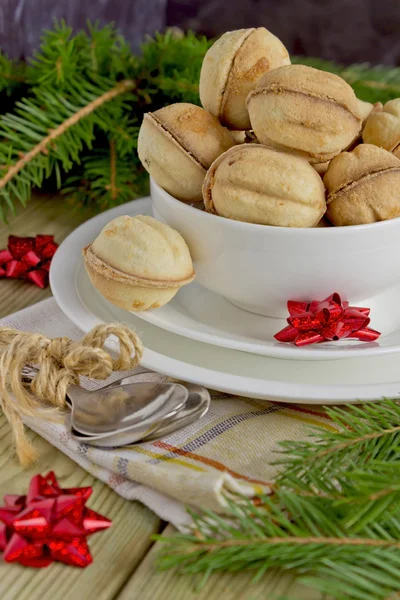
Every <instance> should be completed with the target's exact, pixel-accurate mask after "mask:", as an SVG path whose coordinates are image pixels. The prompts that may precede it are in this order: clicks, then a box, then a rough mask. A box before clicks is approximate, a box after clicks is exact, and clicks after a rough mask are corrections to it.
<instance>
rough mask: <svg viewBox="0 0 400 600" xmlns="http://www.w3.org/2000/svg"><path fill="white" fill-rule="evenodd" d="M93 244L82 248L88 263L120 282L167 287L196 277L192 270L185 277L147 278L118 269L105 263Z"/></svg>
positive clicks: (177, 285)
mask: <svg viewBox="0 0 400 600" xmlns="http://www.w3.org/2000/svg"><path fill="white" fill-rule="evenodd" d="M91 246H92V245H91V244H90V245H89V246H86V248H84V249H83V250H82V252H83V255H84V256H85V257H86V259H87V260H88V263H89V264H90V266H91V267H92V268H93V269H94V270H95V271H97V272H98V273H99V274H100V275H103V276H104V277H106V278H108V279H110V280H114V281H118V282H120V283H126V284H133V285H136V286H137V287H143V288H149V287H152V288H160V289H165V288H173V287H180V286H182V285H186V284H187V283H190V282H191V281H193V280H194V278H195V273H194V271H192V273H191V274H190V275H188V276H187V277H184V278H183V279H150V278H149V279H147V278H146V277H142V276H141V275H135V274H132V273H125V272H124V271H121V270H120V269H116V268H115V267H113V266H111V265H108V264H107V263H105V262H104V261H103V260H102V259H101V258H99V257H98V256H97V254H95V253H94V252H93V250H92V247H91Z"/></svg>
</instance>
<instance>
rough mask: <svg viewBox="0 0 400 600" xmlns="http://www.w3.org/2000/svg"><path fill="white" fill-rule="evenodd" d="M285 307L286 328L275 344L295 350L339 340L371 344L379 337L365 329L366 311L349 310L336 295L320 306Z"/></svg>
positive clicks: (292, 304) (299, 304)
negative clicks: (286, 345)
mask: <svg viewBox="0 0 400 600" xmlns="http://www.w3.org/2000/svg"><path fill="white" fill-rule="evenodd" d="M287 307H288V311H289V314H290V317H289V318H288V320H287V321H288V323H289V325H288V326H287V327H285V328H284V329H282V330H281V331H279V332H278V333H277V334H276V335H275V336H274V338H275V339H276V340H278V342H290V343H294V344H296V346H306V345H308V344H319V343H321V342H326V341H330V342H331V341H337V340H340V339H342V338H352V339H357V340H360V341H361V342H373V341H375V340H377V339H378V337H379V336H380V335H381V334H380V333H379V332H378V331H375V330H374V329H370V328H369V327H368V325H369V323H370V318H369V313H370V309H369V308H360V307H355V306H349V303H348V302H342V300H341V298H340V296H339V294H336V293H335V294H332V296H329V298H326V299H325V300H323V301H322V302H318V301H317V300H313V301H312V302H296V301H295V300H289V302H288V303H287Z"/></svg>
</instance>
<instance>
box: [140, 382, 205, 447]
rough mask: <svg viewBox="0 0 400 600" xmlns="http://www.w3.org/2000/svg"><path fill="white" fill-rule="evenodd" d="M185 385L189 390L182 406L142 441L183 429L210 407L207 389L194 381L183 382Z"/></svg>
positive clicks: (158, 437)
mask: <svg viewBox="0 0 400 600" xmlns="http://www.w3.org/2000/svg"><path fill="white" fill-rule="evenodd" d="M185 387H186V389H187V390H188V392H189V398H188V399H187V400H186V402H185V404H184V406H183V407H182V408H181V409H180V410H179V411H178V413H177V415H176V416H174V417H168V418H167V419H165V420H164V421H163V422H162V423H161V424H160V426H159V427H158V429H156V430H155V431H154V432H153V433H150V434H149V435H147V436H146V437H145V438H144V439H143V441H144V442H152V441H153V440H158V439H160V438H163V437H166V436H167V435H170V434H171V433H174V431H178V430H179V429H183V428H184V427H187V426H188V425H191V424H192V423H195V422H196V421H198V420H199V419H201V417H203V416H204V415H205V414H206V412H207V411H208V409H209V408H210V402H211V397H210V393H209V391H208V390H207V389H206V388H205V387H202V386H201V385H195V384H194V383H185Z"/></svg>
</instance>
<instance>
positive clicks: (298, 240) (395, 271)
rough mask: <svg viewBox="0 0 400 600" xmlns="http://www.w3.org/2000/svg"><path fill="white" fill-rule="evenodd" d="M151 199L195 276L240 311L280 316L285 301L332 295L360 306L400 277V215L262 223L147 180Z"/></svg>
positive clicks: (396, 282) (153, 206) (282, 314)
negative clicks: (303, 224)
mask: <svg viewBox="0 0 400 600" xmlns="http://www.w3.org/2000/svg"><path fill="white" fill-rule="evenodd" d="M151 198H152V210H153V215H154V217H155V218H156V219H160V220H161V221H164V222H165V223H168V225H170V226H171V227H174V228H175V229H177V230H178V231H179V232H180V233H181V234H182V236H183V237H184V238H185V240H186V242H187V244H188V246H189V249H190V252H191V255H192V258H193V261H194V265H195V270H196V275H197V281H198V282H199V283H200V284H201V285H203V286H204V287H206V288H208V289H209V290H212V291H213V292H216V293H217V294H220V295H222V296H224V297H225V298H227V299H228V300H230V301H231V302H232V303H233V304H235V305H236V306H239V307H240V308H243V309H245V310H249V311H251V312H254V313H257V314H262V315H267V316H271V317H284V316H287V310H286V303H287V300H289V299H293V300H310V299H318V300H322V299H323V298H325V297H326V296H329V295H330V294H332V293H333V292H338V293H339V294H340V295H341V296H342V298H343V299H348V300H349V301H350V302H351V304H353V305H360V304H362V303H363V302H366V301H368V299H370V298H373V297H374V296H377V295H378V294H380V293H382V292H384V291H386V290H388V289H389V288H391V287H393V286H395V285H397V284H399V282H400V218H398V219H392V220H389V221H382V222H379V223H373V224H369V225H357V226H352V227H322V228H314V229H313V228H309V229H308V228H307V229H305V228H304V229H303V228H296V229H295V228H289V227H269V226H266V225H254V224H252V223H242V222H240V221H233V220H231V219H225V218H224V217H219V216H216V215H212V214H209V213H206V212H203V211H201V210H199V209H198V208H194V207H192V206H189V205H187V204H184V203H183V202H180V201H179V200H176V199H175V198H173V197H172V196H171V195H170V194H168V193H167V192H166V191H164V190H163V189H161V188H160V186H159V185H157V184H156V183H155V182H154V181H151ZM367 306H368V304H367Z"/></svg>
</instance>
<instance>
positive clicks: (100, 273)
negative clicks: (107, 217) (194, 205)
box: [83, 215, 195, 311]
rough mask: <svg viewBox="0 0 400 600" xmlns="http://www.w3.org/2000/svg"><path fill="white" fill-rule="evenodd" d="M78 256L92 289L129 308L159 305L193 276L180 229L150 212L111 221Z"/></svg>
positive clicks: (121, 306)
mask: <svg viewBox="0 0 400 600" xmlns="http://www.w3.org/2000/svg"><path fill="white" fill-rule="evenodd" d="M83 255H84V260H85V267H86V271H87V273H88V275H89V277H90V280H91V282H92V284H93V285H94V287H95V288H96V289H97V290H98V291H99V292H100V293H101V294H102V295H103V296H104V297H105V298H107V300H109V301H110V302H112V304H115V305H116V306H119V307H120V308H124V309H125V310H129V311H142V310H147V309H149V308H158V307H160V306H163V305H164V304H166V303H167V302H169V301H170V300H171V299H172V298H173V297H174V296H175V294H176V293H177V291H178V290H179V288H180V287H182V286H183V285H186V284H188V283H190V282H191V281H193V279H194V277H195V275H194V270H193V263H192V259H191V257H190V253H189V248H188V247H187V245H186V242H185V240H184V239H183V237H182V236H181V235H180V233H178V232H177V231H175V230H174V229H172V227H169V225H166V224H165V223H161V222H160V221H157V220H156V219H153V217H149V216H143V215H138V216H136V217H129V216H123V217H117V218H116V219H113V220H112V221H110V223H108V224H107V225H106V226H105V227H104V228H103V229H102V231H101V232H100V233H99V235H98V236H97V238H96V239H95V240H94V242H93V243H92V244H90V245H89V246H87V247H86V248H84V250H83Z"/></svg>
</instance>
